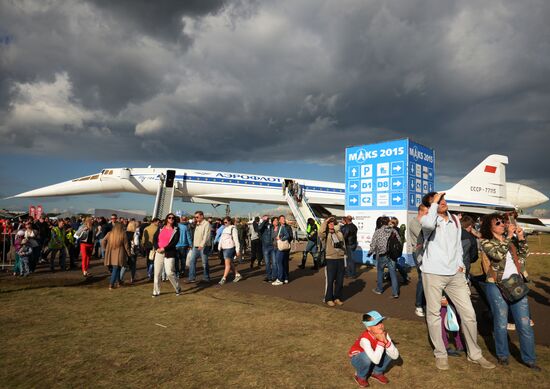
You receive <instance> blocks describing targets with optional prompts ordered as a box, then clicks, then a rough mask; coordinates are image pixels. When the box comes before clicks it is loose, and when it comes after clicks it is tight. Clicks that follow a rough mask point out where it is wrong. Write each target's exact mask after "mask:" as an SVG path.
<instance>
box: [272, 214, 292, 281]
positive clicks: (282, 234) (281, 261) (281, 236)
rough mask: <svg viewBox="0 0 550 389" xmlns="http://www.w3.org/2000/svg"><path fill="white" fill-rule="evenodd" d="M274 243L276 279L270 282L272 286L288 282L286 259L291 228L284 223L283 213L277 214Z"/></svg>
mask: <svg viewBox="0 0 550 389" xmlns="http://www.w3.org/2000/svg"><path fill="white" fill-rule="evenodd" d="M278 221H279V223H278V227H277V235H276V236H275V241H276V243H275V245H276V246H277V252H276V255H277V279H276V280H275V281H273V282H272V283H271V285H274V286H280V285H283V284H288V261H289V259H290V243H291V242H292V228H290V226H289V225H288V224H286V218H285V217H284V215H281V216H279V220H278Z"/></svg>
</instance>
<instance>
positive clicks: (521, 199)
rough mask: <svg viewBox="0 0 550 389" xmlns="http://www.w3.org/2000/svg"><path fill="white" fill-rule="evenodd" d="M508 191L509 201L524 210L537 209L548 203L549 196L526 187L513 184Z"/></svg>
mask: <svg viewBox="0 0 550 389" xmlns="http://www.w3.org/2000/svg"><path fill="white" fill-rule="evenodd" d="M507 189H508V191H507V192H508V193H507V197H508V201H510V202H511V203H512V204H514V205H516V206H518V207H519V208H522V209H525V208H530V207H536V206H537V205H540V204H542V203H545V202H547V201H548V196H546V195H545V194H543V193H541V192H539V191H538V190H536V189H533V188H531V187H528V186H526V185H521V184H513V186H511V187H507Z"/></svg>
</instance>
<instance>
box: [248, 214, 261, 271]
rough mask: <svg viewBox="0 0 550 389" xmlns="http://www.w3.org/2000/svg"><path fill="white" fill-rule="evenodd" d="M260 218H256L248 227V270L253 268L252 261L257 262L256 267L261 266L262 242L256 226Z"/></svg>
mask: <svg viewBox="0 0 550 389" xmlns="http://www.w3.org/2000/svg"><path fill="white" fill-rule="evenodd" d="M259 221H260V218H259V217H258V216H256V217H255V218H254V221H253V222H252V223H251V224H250V225H249V226H248V228H249V232H250V268H251V269H252V268H253V267H254V261H257V262H258V266H261V264H262V241H261V240H260V235H259V233H258V225H259Z"/></svg>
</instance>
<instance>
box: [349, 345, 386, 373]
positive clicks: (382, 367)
mask: <svg viewBox="0 0 550 389" xmlns="http://www.w3.org/2000/svg"><path fill="white" fill-rule="evenodd" d="M391 361H392V359H391V358H390V357H389V356H388V354H387V353H386V352H384V354H383V355H382V358H380V362H378V364H376V365H375V364H374V363H373V362H372V361H371V360H370V359H369V357H368V356H367V353H365V352H362V353H359V354H355V355H354V356H353V357H351V364H352V365H353V367H354V368H355V371H357V376H358V377H360V378H364V379H366V378H367V376H368V375H369V372H370V370H371V369H372V372H373V373H374V374H383V373H384V372H385V371H386V370H387V369H388V366H389V365H390V363H391Z"/></svg>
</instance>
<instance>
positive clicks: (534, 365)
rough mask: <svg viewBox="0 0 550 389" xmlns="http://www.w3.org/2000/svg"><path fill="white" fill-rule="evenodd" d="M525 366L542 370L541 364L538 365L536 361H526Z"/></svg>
mask: <svg viewBox="0 0 550 389" xmlns="http://www.w3.org/2000/svg"><path fill="white" fill-rule="evenodd" d="M525 366H527V367H528V368H529V369H531V370H534V371H542V369H541V368H540V366H537V364H536V363H535V362H529V363H526V364H525Z"/></svg>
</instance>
